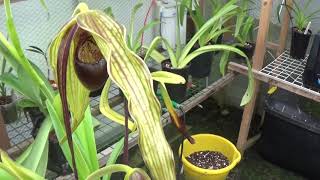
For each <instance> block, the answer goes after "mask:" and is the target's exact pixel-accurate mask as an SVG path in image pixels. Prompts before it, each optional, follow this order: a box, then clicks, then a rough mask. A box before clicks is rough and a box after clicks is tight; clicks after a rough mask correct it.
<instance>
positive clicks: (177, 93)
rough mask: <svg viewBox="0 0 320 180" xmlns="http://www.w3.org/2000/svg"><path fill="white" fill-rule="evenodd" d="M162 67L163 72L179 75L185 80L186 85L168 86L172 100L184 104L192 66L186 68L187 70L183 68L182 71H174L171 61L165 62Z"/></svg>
mask: <svg viewBox="0 0 320 180" xmlns="http://www.w3.org/2000/svg"><path fill="white" fill-rule="evenodd" d="M161 67H162V70H163V71H167V72H171V73H174V74H178V75H180V76H182V77H184V78H185V80H186V83H185V84H166V87H167V90H168V93H169V95H170V98H171V100H173V101H175V102H177V103H182V102H183V101H185V100H186V98H187V81H188V76H189V68H190V66H186V67H185V68H182V69H174V68H172V65H171V61H170V60H165V61H163V62H162V63H161Z"/></svg>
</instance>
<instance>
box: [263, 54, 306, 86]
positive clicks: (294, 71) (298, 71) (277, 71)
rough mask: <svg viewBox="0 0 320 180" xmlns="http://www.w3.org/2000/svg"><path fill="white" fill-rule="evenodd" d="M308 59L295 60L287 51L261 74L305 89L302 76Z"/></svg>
mask: <svg viewBox="0 0 320 180" xmlns="http://www.w3.org/2000/svg"><path fill="white" fill-rule="evenodd" d="M307 59H308V56H306V58H304V59H293V58H291V57H290V54H289V51H288V50H286V51H284V52H283V53H282V54H281V55H280V56H279V57H278V58H276V59H275V60H274V61H272V62H271V63H270V64H268V65H267V66H265V67H264V68H263V69H262V70H260V72H261V73H264V74H265V75H269V76H272V77H275V78H277V79H279V80H283V81H286V82H289V83H292V84H295V85H297V86H300V87H302V88H303V82H302V74H303V71H304V68H305V66H306V63H307Z"/></svg>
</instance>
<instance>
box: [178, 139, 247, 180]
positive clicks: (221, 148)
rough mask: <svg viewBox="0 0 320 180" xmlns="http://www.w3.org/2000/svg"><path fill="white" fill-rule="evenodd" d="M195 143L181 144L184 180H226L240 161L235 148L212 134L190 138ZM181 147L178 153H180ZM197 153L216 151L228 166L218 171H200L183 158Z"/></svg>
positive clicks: (238, 153) (200, 169)
mask: <svg viewBox="0 0 320 180" xmlns="http://www.w3.org/2000/svg"><path fill="white" fill-rule="evenodd" d="M192 137H193V138H194V139H195V141H196V143H195V144H190V143H189V141H187V140H185V141H184V142H183V153H182V154H183V156H182V163H183V168H184V176H185V179H186V180H223V179H226V177H227V175H228V174H229V172H230V170H231V169H233V168H234V167H235V166H236V165H237V164H238V163H239V161H240V159H241V154H240V152H239V151H238V150H237V148H236V147H235V146H234V145H233V144H232V143H231V142H230V141H228V140H227V139H225V138H223V137H221V136H216V135H213V134H198V135H193V136H192ZM180 150H181V146H180V148H179V153H180V152H181V151H180ZM197 151H218V152H221V153H222V154H223V155H225V156H226V157H227V158H228V159H229V161H230V165H229V166H227V167H225V168H222V169H218V170H209V169H202V168H199V167H196V166H194V165H193V164H191V163H190V162H189V161H188V160H187V159H186V158H185V157H187V156H189V155H190V154H192V153H194V152H197Z"/></svg>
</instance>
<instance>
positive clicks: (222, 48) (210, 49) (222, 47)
mask: <svg viewBox="0 0 320 180" xmlns="http://www.w3.org/2000/svg"><path fill="white" fill-rule="evenodd" d="M213 51H232V52H235V53H237V54H239V55H240V56H243V57H245V58H247V56H246V55H245V54H244V53H243V52H242V51H240V50H239V49H237V48H235V47H233V46H230V45H218V44H217V45H208V46H203V47H201V48H199V49H197V50H195V51H193V52H192V53H190V54H189V55H188V56H187V57H186V58H185V59H184V61H183V62H182V63H181V64H180V65H179V67H178V68H183V67H185V66H186V65H187V64H188V63H189V62H191V61H192V60H193V59H194V58H195V57H197V56H199V55H201V54H203V53H207V52H213Z"/></svg>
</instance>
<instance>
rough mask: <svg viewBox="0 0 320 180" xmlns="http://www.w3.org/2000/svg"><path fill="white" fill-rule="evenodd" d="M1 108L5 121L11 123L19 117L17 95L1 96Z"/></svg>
mask: <svg viewBox="0 0 320 180" xmlns="http://www.w3.org/2000/svg"><path fill="white" fill-rule="evenodd" d="M0 110H1V114H2V116H3V119H4V122H5V123H6V124H10V123H12V122H14V121H16V120H17V119H18V114H17V107H16V96H15V95H11V96H1V97H0Z"/></svg>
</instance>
